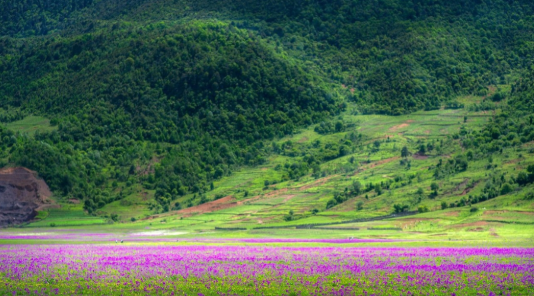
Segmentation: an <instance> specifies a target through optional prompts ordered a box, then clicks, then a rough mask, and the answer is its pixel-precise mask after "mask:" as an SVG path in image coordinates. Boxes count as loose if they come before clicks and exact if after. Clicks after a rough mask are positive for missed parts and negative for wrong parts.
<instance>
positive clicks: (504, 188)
mask: <svg viewBox="0 0 534 296" xmlns="http://www.w3.org/2000/svg"><path fill="white" fill-rule="evenodd" d="M513 190H514V189H513V188H512V186H510V184H508V183H506V184H504V185H503V186H502V188H501V195H505V194H508V193H510V192H512V191H513Z"/></svg>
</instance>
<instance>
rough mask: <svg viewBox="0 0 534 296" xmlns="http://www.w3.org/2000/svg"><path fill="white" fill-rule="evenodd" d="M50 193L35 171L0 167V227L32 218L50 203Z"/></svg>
mask: <svg viewBox="0 0 534 296" xmlns="http://www.w3.org/2000/svg"><path fill="white" fill-rule="evenodd" d="M51 195H52V193H51V192H50V189H49V188H48V185H46V183H45V182H44V181H43V180H42V179H39V178H38V177H37V173H35V172H33V171H31V170H29V169H26V168H20V167H19V168H4V169H0V227H7V226H13V225H17V224H20V223H24V222H26V221H29V220H31V219H33V218H34V217H35V216H36V215H37V210H38V209H39V208H43V207H45V206H47V205H49V204H50V203H51V201H50V196H51Z"/></svg>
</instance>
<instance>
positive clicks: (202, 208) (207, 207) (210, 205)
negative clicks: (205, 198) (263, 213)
mask: <svg viewBox="0 0 534 296" xmlns="http://www.w3.org/2000/svg"><path fill="white" fill-rule="evenodd" d="M237 205H238V203H237V202H236V201H235V199H234V197H233V196H231V195H228V196H226V197H223V198H221V199H218V200H214V201H210V202H207V203H205V204H201V205H198V206H194V207H190V208H187V209H183V210H179V211H178V212H177V213H179V214H193V213H198V214H204V213H211V212H215V211H219V210H224V209H228V208H233V207H235V206H237Z"/></svg>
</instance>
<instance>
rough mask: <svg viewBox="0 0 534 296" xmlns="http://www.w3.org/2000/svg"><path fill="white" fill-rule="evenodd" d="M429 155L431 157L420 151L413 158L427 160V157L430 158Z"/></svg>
mask: <svg viewBox="0 0 534 296" xmlns="http://www.w3.org/2000/svg"><path fill="white" fill-rule="evenodd" d="M428 157H429V156H428V155H424V154H420V153H419V152H418V153H415V154H414V155H413V159H417V160H425V159H428Z"/></svg>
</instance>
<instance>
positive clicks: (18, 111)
mask: <svg viewBox="0 0 534 296" xmlns="http://www.w3.org/2000/svg"><path fill="white" fill-rule="evenodd" d="M72 3H73V2H69V1H55V2H54V3H53V4H52V3H48V2H47V4H41V3H40V2H34V1H23V2H20V3H18V4H13V3H8V2H6V1H4V2H1V3H0V14H1V15H2V21H1V23H0V24H1V26H0V27H2V28H3V29H2V31H0V34H3V37H1V38H0V56H1V59H0V79H1V81H2V83H1V84H0V98H1V99H0V108H2V112H0V115H1V116H0V120H1V121H2V122H3V123H5V124H6V126H5V127H2V128H1V129H0V132H1V135H0V138H1V139H2V142H1V147H2V149H1V155H0V158H1V159H2V164H3V165H7V164H9V165H22V166H26V167H28V168H30V169H32V170H35V171H37V172H38V173H39V174H40V175H41V176H43V177H44V179H45V180H46V181H47V182H48V184H49V185H50V187H51V189H52V190H54V192H55V193H56V196H57V198H58V199H59V200H63V201H66V200H69V199H72V198H74V199H78V200H80V201H82V202H83V205H84V208H85V210H86V211H88V212H89V213H91V214H101V215H107V216H108V217H111V215H112V214H115V215H114V216H113V218H114V219H115V220H118V215H117V211H121V207H123V208H128V207H130V206H133V205H134V204H136V203H137V204H143V206H141V207H140V209H139V212H140V213H141V212H142V213H144V214H147V213H161V212H168V211H170V210H173V209H174V210H178V209H179V208H182V207H191V206H194V205H196V204H199V203H206V202H208V201H209V200H211V199H214V198H220V197H223V196H225V195H235V194H236V192H234V191H232V190H223V189H225V188H228V187H229V186H230V185H227V184H226V183H225V182H237V183H236V184H235V185H232V186H234V187H235V188H236V190H238V191H237V192H239V193H241V192H250V194H252V192H255V190H258V189H262V188H263V187H266V188H270V187H269V186H271V185H270V184H271V183H272V182H273V181H276V183H280V182H282V184H285V185H280V186H283V187H285V186H288V187H287V190H288V191H291V190H292V189H291V188H292V187H293V186H294V184H292V183H291V182H295V180H298V179H299V178H310V177H312V176H313V178H319V177H320V176H322V175H324V178H328V177H326V176H327V175H328V174H330V173H328V172H332V171H333V172H335V173H333V175H336V174H339V172H341V171H343V173H344V174H347V173H348V172H352V173H356V172H358V173H361V172H359V171H358V170H360V169H361V170H364V171H366V172H369V173H372V174H373V175H371V176H368V178H371V177H372V178H371V179H373V181H367V180H365V181H362V180H359V182H360V183H361V186H360V185H357V184H356V183H354V184H353V183H352V181H355V180H352V181H351V182H350V184H349V183H347V182H345V181H343V182H341V180H339V181H340V182H337V181H335V180H336V178H333V177H332V178H333V180H334V181H335V182H334V183H333V184H336V185H335V186H336V188H324V189H323V188H322V189H321V191H320V192H319V193H318V194H319V195H318V196H315V197H313V198H312V199H314V200H316V201H315V202H314V203H312V204H313V207H317V208H316V210H318V211H323V210H326V209H328V210H329V211H336V209H337V208H336V207H340V206H342V205H343V204H345V203H346V202H348V201H349V200H350V202H353V201H354V202H356V199H354V198H355V197H358V196H359V197H360V198H361V197H362V196H365V195H362V194H363V193H362V192H367V195H369V192H376V194H377V195H378V196H381V195H382V194H378V193H381V191H383V190H388V192H391V196H396V195H397V194H400V195H401V196H405V195H406V196H410V195H413V192H415V191H416V190H417V192H418V193H417V195H419V196H427V195H428V194H429V193H428V192H426V191H425V189H424V188H426V187H428V188H429V190H430V191H431V192H432V193H431V194H432V195H433V196H434V197H436V196H437V195H439V190H442V189H440V188H443V186H445V183H447V182H452V181H444V180H448V179H449V178H456V177H457V176H462V174H466V176H464V177H463V181H461V182H460V183H459V184H463V182H466V181H465V180H468V181H467V184H463V185H462V186H459V187H458V188H462V187H465V186H467V187H469V188H470V189H469V190H471V189H474V188H476V186H479V185H481V184H482V183H483V182H486V183H484V184H488V183H487V178H489V177H488V174H489V176H490V177H491V180H492V182H491V184H489V185H487V188H484V190H482V189H481V191H480V193H477V195H473V196H471V197H469V196H468V197H469V199H467V197H466V198H465V200H466V201H464V202H463V204H464V205H466V204H473V203H474V201H475V200H476V202H479V200H480V201H486V200H488V199H492V198H495V197H496V196H499V195H500V194H501V193H504V191H506V190H508V189H506V190H504V191H503V189H502V187H503V186H504V185H505V183H509V186H507V188H508V187H510V188H511V190H515V187H514V186H515V184H517V185H518V186H520V187H521V188H522V186H525V185H527V184H528V183H529V182H528V178H529V177H528V176H529V175H528V172H527V171H525V172H524V174H526V176H527V181H525V182H523V181H520V183H521V184H519V183H517V182H516V179H517V178H516V177H515V176H514V178H513V179H512V178H511V177H509V176H510V175H509V174H512V171H506V172H507V173H506V174H504V172H492V173H489V172H487V173H485V176H484V178H483V177H482V176H478V177H476V178H475V177H473V176H468V175H469V174H470V173H471V172H473V173H474V172H475V171H480V169H481V168H483V167H484V165H483V164H482V162H483V158H484V156H486V155H487V154H488V153H497V154H499V155H500V154H502V153H504V148H508V149H511V148H513V149H514V151H517V149H519V148H518V147H522V146H521V145H526V143H528V142H529V141H532V139H531V129H530V125H531V124H532V122H531V119H529V117H528V116H529V111H528V110H529V109H527V107H526V106H528V104H531V102H532V98H531V96H530V93H529V92H530V91H531V90H530V88H529V86H528V85H529V84H528V83H527V81H528V78H522V76H526V77H529V76H528V74H525V73H528V71H530V67H531V65H532V61H533V58H532V56H531V55H530V52H531V51H532V44H533V43H532V41H533V40H532V38H533V37H532V36H534V35H533V34H532V33H533V27H532V24H533V22H532V21H531V20H532V13H533V11H534V5H533V4H532V3H531V2H530V1H492V2H490V3H486V2H483V1H478V2H477V1H475V2H471V3H469V4H466V3H465V1H410V2H406V1H396V0H390V1H382V2H380V5H377V4H376V3H374V2H369V1H360V0H339V1H313V2H312V1H304V0H302V1H296V0H295V1H255V0H242V1H167V0H159V1H133V2H132V1H110V0H100V1H82V2H79V3H76V4H72ZM516 81H518V82H517V84H516ZM511 85H513V87H512V89H510V88H511ZM497 87H498V88H497ZM441 108H448V109H451V110H458V112H456V113H452V114H449V113H448V111H447V112H442V111H438V110H439V109H441ZM420 110H426V112H427V113H415V114H419V115H415V116H424V117H428V119H427V120H426V121H423V122H422V123H421V125H422V126H420V127H419V126H418V127H417V128H418V129H417V131H413V130H412V129H413V125H415V124H413V125H412V124H411V123H412V122H409V121H410V120H414V122H417V121H415V119H411V118H410V117H395V118H394V119H393V118H392V117H372V116H371V117H360V116H356V115H357V114H362V113H363V114H386V115H401V114H409V113H411V112H417V111H419V112H420ZM432 110H434V111H432ZM432 112H434V113H432ZM484 112H486V113H484ZM488 112H490V113H489V114H488ZM339 114H342V116H341V117H340V118H337V117H335V116H337V115H339ZM491 114H493V117H492V115H491ZM29 115H33V116H34V117H32V118H37V117H35V116H42V117H44V118H48V119H49V120H50V121H49V122H48V121H42V122H38V123H30V120H29V118H30V117H28V116H29ZM354 116H355V117H354ZM432 116H435V118H433V117H432ZM463 116H467V117H468V118H467V119H464V118H463ZM486 117H487V118H488V119H490V118H491V121H489V120H488V121H487V122H486V121H483V120H478V119H484V118H486ZM400 118H402V120H403V121H402V122H398V121H397V120H399V119H400ZM439 118H443V119H446V118H454V120H453V121H451V122H449V121H446V122H443V123H442V126H443V130H446V131H447V132H448V133H449V134H448V135H449V137H440V136H443V134H441V135H439V136H438V134H434V132H436V131H437V130H433V129H434V128H437V127H435V126H434V127H432V125H433V124H434V123H433V122H432V121H433V120H434V119H439ZM473 118H476V119H477V120H475V122H473V125H471V121H470V119H473ZM364 120H370V121H369V122H368V124H371V125H380V124H381V122H380V120H385V121H389V120H391V121H395V122H396V123H397V124H395V125H394V126H388V127H384V129H376V130H372V129H371V127H370V126H369V127H368V128H369V129H371V130H365V129H363V130H362V121H364ZM375 120H377V121H375ZM462 121H465V125H462V124H461V122H462ZM455 122H460V123H458V125H457V123H455ZM14 125H18V126H25V125H30V126H29V129H27V130H31V131H32V132H31V133H29V134H25V133H20V132H16V130H15V129H13V126H14ZM311 125H313V127H312V128H313V129H314V131H312V130H310V129H309V126H311ZM424 126H429V129H428V130H427V129H425V127H424ZM306 128H307V129H306ZM449 128H451V129H449ZM301 129H305V130H306V132H304V134H306V135H307V136H304V137H302V138H301V139H299V140H297V141H294V137H295V135H294V134H295V132H296V131H298V130H301ZM35 130H36V132H33V131H35ZM401 131H403V132H404V133H403V134H400V133H401ZM427 131H428V132H427ZM439 131H440V132H442V130H439ZM410 132H412V133H413V134H412V135H410V134H409V133H410ZM284 137H285V138H284ZM304 138H307V139H304ZM281 139H284V140H281ZM288 139H290V140H291V142H287V141H286V140H288ZM311 139H313V141H312V140H311ZM315 140H317V141H315ZM384 140H385V141H386V142H384ZM393 140H395V141H393ZM299 141H301V142H300V143H299ZM384 145H391V146H392V147H389V146H388V147H389V148H388V149H390V151H389V152H384V151H383V150H381V147H382V149H383V147H384ZM401 145H402V146H406V147H407V152H412V155H413V157H415V159H414V161H424V164H425V165H423V166H421V168H420V169H421V170H422V169H423V168H426V169H428V170H429V171H428V172H427V173H426V174H423V173H421V174H407V173H404V171H405V170H407V169H410V170H411V166H412V165H414V164H413V163H412V162H411V160H410V159H409V158H407V156H408V155H400V153H399V151H400V149H401V148H403V147H401ZM423 146H424V147H423ZM437 147H439V150H438V149H437ZM509 147H511V148H509ZM514 153H515V152H514ZM527 155H528V154H525V153H521V157H527V158H528V156H527ZM401 156H402V157H401ZM430 156H432V157H435V158H436V159H435V161H433V162H431V161H430V158H428V157H430ZM515 156H516V155H515V154H514V157H515ZM517 156H518V157H519V155H517ZM499 157H500V156H495V157H494V158H495V159H497V158H499ZM510 157H511V156H510ZM521 157H519V158H521ZM347 158H348V160H347ZM371 159H373V161H374V162H375V164H376V165H375V166H373V161H371ZM439 159H441V160H439ZM528 159H529V158H528ZM345 160H346V161H345ZM369 161H371V163H367V165H368V166H369V167H365V166H364V165H363V164H364V163H365V162H369ZM437 161H439V162H437ZM470 161H473V162H474V163H475V165H474V167H475V168H476V169H473V170H472V169H471V166H470V164H469V162H470ZM502 161H504V160H502ZM382 162H383V163H382ZM527 162H528V161H527ZM397 163H400V164H398V165H397ZM393 164H396V165H395V166H393ZM381 165H391V168H390V170H391V172H394V173H391V172H390V173H387V174H382V175H392V176H390V177H383V178H377V176H375V175H374V173H375V171H376V172H377V174H378V171H377V167H381ZM331 166H334V168H330V167H331ZM259 167H262V168H272V169H273V170H272V171H271V170H269V169H268V170H266V171H260V172H264V173H265V174H267V176H271V177H272V179H269V178H271V177H267V178H265V177H264V176H261V177H258V178H252V179H250V180H249V181H247V182H245V183H239V182H238V181H232V180H234V179H232V178H235V176H239V175H235V174H234V173H235V172H236V171H242V172H248V171H251V170H252V171H256V170H258V168H259ZM275 168H276V169H275ZM512 168H513V169H516V168H518V169H523V167H520V166H519V165H515V164H514V165H512V166H511V167H510V170H511V169H512ZM525 169H526V168H525ZM471 170H472V171H471ZM506 170H508V169H506ZM262 174H263V173H262ZM514 174H515V173H514ZM393 175H394V176H393ZM503 176H504V177H503ZM345 177H347V176H345ZM391 178H392V179H391ZM414 178H418V182H420V183H421V185H420V186H418V187H420V188H421V189H422V191H423V192H422V193H421V192H420V190H418V189H415V188H413V186H414V185H413V184H414V183H413V182H414V181H413V180H414ZM431 178H434V182H431V181H430V179H431ZM503 178H504V179H503ZM521 178H523V177H521ZM521 178H520V180H522V179H521ZM375 179H376V180H375ZM493 179H495V181H494V180H493ZM223 180H225V181H223ZM328 180H330V179H328ZM393 180H394V181H393ZM419 180H420V181H419ZM482 180H484V181H482ZM499 180H501V181H499ZM266 181H267V182H266ZM248 182H250V183H248ZM284 182H289V183H284ZM317 182H320V181H317ZM368 182H369V183H370V184H369V183H368ZM376 182H379V184H380V185H379V186H378V188H377V187H376V186H377V183H376ZM469 182H471V183H469ZM290 183H291V184H290ZM324 183H325V184H329V183H328V182H326V180H325V182H324ZM427 183H429V184H427ZM432 183H436V186H438V189H436V187H435V186H431V185H432ZM321 184H322V183H321ZM395 184H396V185H395ZM399 184H400V185H399ZM449 185H451V186H452V184H448V185H447V186H446V187H447V188H448V186H449ZM457 185H458V184H457ZM464 185H465V186H464ZM258 186H259V187H260V188H258ZM307 186H309V185H305V184H302V186H299V188H302V187H304V188H306V187H307ZM392 186H394V187H395V188H397V189H398V190H395V191H393V188H392ZM484 186H486V185H484ZM312 187H314V186H312ZM337 187H340V188H337ZM345 188H346V189H345ZM454 188H456V187H454ZM454 188H452V189H454ZM518 188H519V187H518ZM452 189H450V190H452ZM447 190H449V189H447ZM464 190H467V189H465V188H464ZM518 190H519V189H518ZM412 191H413V192H412ZM456 191H458V190H452V191H450V192H449V191H447V192H448V194H450V195H451V196H456V195H457V193H455V192H456ZM496 193H499V194H497V195H496ZM508 193H510V192H508ZM388 194H389V193H388ZM504 195H506V194H504ZM391 196H390V198H389V199H385V200H383V199H381V198H380V199H377V200H380V202H378V204H377V205H376V206H374V207H371V208H368V207H366V206H364V209H369V211H368V212H367V211H364V212H366V214H365V215H360V214H358V215H355V216H354V215H353V214H351V215H349V216H351V217H360V216H376V215H381V214H388V213H390V212H391V211H393V208H392V205H397V206H398V207H397V208H396V209H397V210H399V211H402V210H403V209H412V210H417V208H418V207H419V206H427V208H428V209H432V208H433V207H437V205H436V202H437V201H432V202H429V204H428V205H424V204H420V203H421V202H422V199H421V200H413V201H410V202H408V201H407V200H405V199H403V198H401V199H399V200H398V201H397V200H396V199H393V198H392V197H391ZM482 196H484V197H482ZM490 196H491V198H490ZM247 197H250V195H248V194H247ZM368 198H369V196H368ZM129 199H132V200H129ZM299 200H300V199H299ZM366 200H367V199H366ZM366 200H365V201H364V200H362V201H361V202H362V203H363V204H365V203H367V201H366ZM176 201H178V203H177V202H176ZM290 201H291V198H288V199H287V200H286V198H283V199H280V200H277V201H276V202H275V203H276V204H286V203H289V202H290ZM451 202H452V201H449V200H447V201H446V203H448V205H447V206H450V203H451ZM382 203H384V205H385V204H387V205H388V206H387V207H385V206H384V207H383V208H381V206H380V205H381V204H382ZM118 204H119V205H118ZM456 204H462V201H461V200H456V201H455V205H456ZM405 206H406V207H405ZM440 206H441V205H440ZM110 207H114V209H115V210H110V209H109V208H110ZM308 207H309V205H308V204H307V205H305V206H302V207H300V206H299V207H298V208H299V209H301V210H304V209H305V210H306V211H307V210H313V208H311V209H308ZM323 207H324V208H323ZM399 207H400V208H399ZM301 210H299V211H301ZM295 211H296V209H295ZM422 211H424V208H423V209H422ZM282 213H283V214H280V213H278V212H277V213H276V214H275V215H274V216H273V215H270V214H269V215H270V217H275V218H274V220H273V222H276V221H278V222H280V219H283V216H284V215H289V214H288V212H287V211H285V210H283V211H282ZM134 214H135V212H132V213H131V215H129V217H128V218H131V217H133V218H136V217H137V218H139V217H138V216H135V215H134ZM289 216H292V215H289ZM341 216H343V215H340V217H341ZM123 218H125V217H123ZM277 219H278V220H277ZM286 220H293V218H292V217H286Z"/></svg>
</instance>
